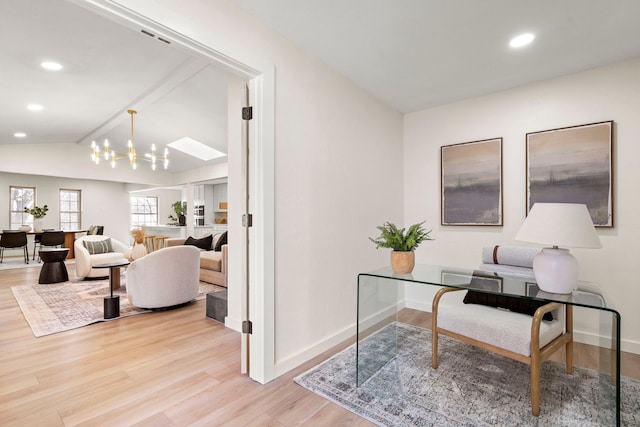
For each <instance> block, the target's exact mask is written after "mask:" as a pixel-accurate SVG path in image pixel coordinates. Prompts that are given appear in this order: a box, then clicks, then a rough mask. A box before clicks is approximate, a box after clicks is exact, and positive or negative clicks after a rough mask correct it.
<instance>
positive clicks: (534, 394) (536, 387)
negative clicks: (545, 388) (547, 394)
mask: <svg viewBox="0 0 640 427" xmlns="http://www.w3.org/2000/svg"><path fill="white" fill-rule="evenodd" d="M540 365H541V362H540V359H539V358H537V360H535V361H534V360H533V358H532V360H531V367H530V370H531V379H530V382H531V413H532V414H533V415H534V416H536V417H537V416H538V415H539V414H540Z"/></svg>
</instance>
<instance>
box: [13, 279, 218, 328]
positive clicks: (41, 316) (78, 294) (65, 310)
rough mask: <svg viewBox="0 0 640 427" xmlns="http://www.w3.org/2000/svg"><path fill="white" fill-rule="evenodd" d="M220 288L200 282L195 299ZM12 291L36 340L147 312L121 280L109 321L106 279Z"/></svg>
mask: <svg viewBox="0 0 640 427" xmlns="http://www.w3.org/2000/svg"><path fill="white" fill-rule="evenodd" d="M221 289H224V288H220V287H219V286H215V285H209V284H206V283H202V282H200V293H199V294H198V297H197V298H196V299H202V298H204V297H205V296H206V294H207V293H209V292H212V291H215V290H221ZM11 291H12V292H13V295H14V297H15V298H16V301H17V302H18V305H19V306H20V309H21V310H22V313H23V314H24V317H25V319H26V320H27V323H29V326H30V327H31V330H32V331H33V334H34V335H35V336H36V337H41V336H45V335H50V334H55V333H58V332H63V331H68V330H70V329H75V328H79V327H82V326H87V325H90V324H92V323H96V322H104V321H111V320H117V319H120V318H122V317H126V316H132V315H135V314H142V313H148V312H149V311H150V310H142V309H139V308H137V307H134V306H133V305H131V303H130V302H129V299H128V297H127V291H126V279H125V278H124V277H123V279H122V286H121V287H120V289H118V290H116V291H115V292H114V295H119V296H120V317H117V318H115V319H108V320H105V319H104V303H103V301H104V297H105V296H107V295H109V281H108V280H98V281H78V282H64V283H60V284H55V285H22V286H12V287H11Z"/></svg>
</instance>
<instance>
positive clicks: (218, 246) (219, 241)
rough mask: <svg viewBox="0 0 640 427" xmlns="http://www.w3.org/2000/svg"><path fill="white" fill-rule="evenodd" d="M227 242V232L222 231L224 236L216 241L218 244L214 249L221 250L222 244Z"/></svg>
mask: <svg viewBox="0 0 640 427" xmlns="http://www.w3.org/2000/svg"><path fill="white" fill-rule="evenodd" d="M226 244H227V232H226V231H225V232H224V233H222V236H220V238H219V239H218V241H217V242H216V246H215V247H214V248H213V250H214V251H216V252H220V251H221V250H222V245H226Z"/></svg>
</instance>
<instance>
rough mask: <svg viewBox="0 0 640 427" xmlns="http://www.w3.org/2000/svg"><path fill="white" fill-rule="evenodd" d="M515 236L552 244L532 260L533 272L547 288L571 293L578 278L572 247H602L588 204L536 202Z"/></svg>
mask: <svg viewBox="0 0 640 427" xmlns="http://www.w3.org/2000/svg"><path fill="white" fill-rule="evenodd" d="M516 240H520V241H523V242H531V243H540V244H543V245H551V246H552V247H550V248H544V249H542V252H540V253H539V254H538V255H537V256H536V257H535V258H534V260H533V274H534V276H535V277H536V282H538V287H539V288H540V289H541V290H543V291H545V292H552V293H555V294H568V293H571V292H572V291H573V289H574V288H575V286H576V283H577V282H578V261H576V259H575V258H574V257H573V255H571V254H570V253H569V250H568V249H562V248H560V247H559V246H565V247H573V248H601V247H602V245H601V244H600V239H599V238H598V234H597V233H596V229H595V227H594V226H593V221H592V220H591V216H590V215H589V211H588V210H587V206H586V205H580V204H574V203H535V204H534V205H533V208H531V211H530V212H529V215H528V216H527V218H526V219H525V220H524V223H523V224H522V226H521V227H520V230H518V234H516Z"/></svg>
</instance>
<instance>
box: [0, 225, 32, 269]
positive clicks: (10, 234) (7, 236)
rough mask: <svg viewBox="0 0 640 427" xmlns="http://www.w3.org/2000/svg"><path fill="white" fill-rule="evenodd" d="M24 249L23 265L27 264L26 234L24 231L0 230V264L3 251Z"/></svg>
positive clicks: (2, 259)
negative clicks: (0, 231) (0, 233)
mask: <svg viewBox="0 0 640 427" xmlns="http://www.w3.org/2000/svg"><path fill="white" fill-rule="evenodd" d="M5 248H6V249H17V248H23V249H24V263H25V264H29V251H28V250H27V233H26V232H25V231H14V230H2V235H0V262H3V261H4V250H5Z"/></svg>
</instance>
